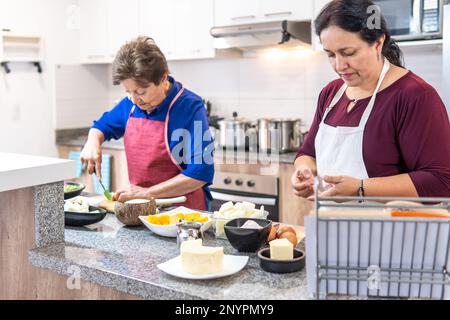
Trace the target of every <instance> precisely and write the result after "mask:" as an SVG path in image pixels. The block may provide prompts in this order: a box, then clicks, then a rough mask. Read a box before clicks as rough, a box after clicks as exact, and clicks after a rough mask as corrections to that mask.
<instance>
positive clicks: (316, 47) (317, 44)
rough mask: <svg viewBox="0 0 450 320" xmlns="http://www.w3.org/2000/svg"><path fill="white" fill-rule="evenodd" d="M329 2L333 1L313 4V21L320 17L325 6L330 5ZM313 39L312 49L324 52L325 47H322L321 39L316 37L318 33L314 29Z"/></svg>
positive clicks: (326, 0)
mask: <svg viewBox="0 0 450 320" xmlns="http://www.w3.org/2000/svg"><path fill="white" fill-rule="evenodd" d="M329 2H331V0H315V1H314V4H313V19H315V18H316V17H317V16H318V15H319V13H320V11H322V9H323V7H325V5H326V4H327V3H329ZM311 38H312V48H313V50H316V51H322V50H323V47H322V44H321V43H320V39H319V37H318V36H316V33H315V31H314V27H313V30H312V37H311Z"/></svg>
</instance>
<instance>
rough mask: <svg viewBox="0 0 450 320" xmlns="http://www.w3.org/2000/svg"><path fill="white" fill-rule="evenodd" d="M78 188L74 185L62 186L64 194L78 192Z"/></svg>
mask: <svg viewBox="0 0 450 320" xmlns="http://www.w3.org/2000/svg"><path fill="white" fill-rule="evenodd" d="M79 189H80V187H79V186H77V185H75V184H66V185H64V192H73V191H77V190H79Z"/></svg>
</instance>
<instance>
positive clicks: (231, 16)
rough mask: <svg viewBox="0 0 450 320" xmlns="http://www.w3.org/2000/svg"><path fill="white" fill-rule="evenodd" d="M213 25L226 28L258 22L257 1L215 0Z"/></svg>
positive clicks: (258, 2) (258, 3)
mask: <svg viewBox="0 0 450 320" xmlns="http://www.w3.org/2000/svg"><path fill="white" fill-rule="evenodd" d="M214 5H215V25H216V26H228V25H237V24H245V23H253V22H257V21H259V20H260V1H259V0H245V1H241V0H215V2H214Z"/></svg>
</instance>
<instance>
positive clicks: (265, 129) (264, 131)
mask: <svg viewBox="0 0 450 320" xmlns="http://www.w3.org/2000/svg"><path fill="white" fill-rule="evenodd" d="M270 121H271V119H258V146H259V151H261V152H268V151H270V131H269V123H270Z"/></svg>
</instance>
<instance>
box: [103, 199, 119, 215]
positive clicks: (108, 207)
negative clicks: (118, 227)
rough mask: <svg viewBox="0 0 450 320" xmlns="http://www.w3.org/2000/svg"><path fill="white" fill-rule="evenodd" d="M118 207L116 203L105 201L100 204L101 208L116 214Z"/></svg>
mask: <svg viewBox="0 0 450 320" xmlns="http://www.w3.org/2000/svg"><path fill="white" fill-rule="evenodd" d="M115 205H116V201H112V200H108V199H104V200H103V201H102V203H100V205H99V208H102V209H105V210H106V211H108V212H110V213H114V206H115Z"/></svg>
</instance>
